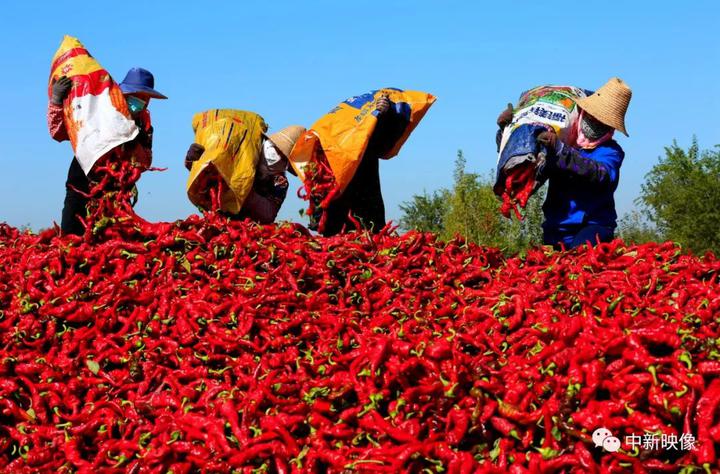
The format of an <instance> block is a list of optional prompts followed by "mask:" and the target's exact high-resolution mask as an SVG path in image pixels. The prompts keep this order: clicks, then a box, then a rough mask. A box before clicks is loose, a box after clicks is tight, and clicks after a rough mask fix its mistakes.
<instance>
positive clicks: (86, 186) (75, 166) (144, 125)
mask: <svg viewBox="0 0 720 474" xmlns="http://www.w3.org/2000/svg"><path fill="white" fill-rule="evenodd" d="M72 87H73V81H72V79H71V78H69V77H65V76H63V77H60V78H58V80H57V81H55V83H53V85H52V95H51V98H50V103H49V104H48V111H47V119H48V129H49V131H50V135H51V136H52V138H53V139H55V140H56V141H58V142H61V141H64V140H68V139H69V137H68V132H67V129H66V127H65V123H64V113H63V102H64V100H65V98H66V97H67V96H68V94H69V93H70V90H71V89H72ZM154 87H155V78H154V77H153V75H152V73H150V71H148V70H147V69H143V68H139V67H136V68H132V69H130V70H129V71H128V73H127V75H126V76H125V79H123V81H122V82H121V83H120V90H122V92H123V95H124V97H125V100H126V101H127V105H128V110H129V112H130V116H131V117H132V119H133V120H134V121H135V124H136V125H137V127H138V129H139V133H138V135H137V136H136V137H135V138H134V139H133V140H132V141H131V142H129V143H126V144H123V145H122V146H121V147H119V149H117V150H116V151H119V152H120V153H124V152H125V151H129V150H132V154H133V156H135V158H136V159H137V160H139V161H140V162H141V163H142V164H143V165H145V166H150V163H151V162H152V138H153V127H152V123H151V120H150V112H149V111H148V104H149V103H150V99H167V97H166V96H165V95H163V94H161V93H160V92H158V91H156V90H155V89H154ZM90 182H91V179H90V178H89V177H88V176H86V175H85V172H84V171H83V169H82V167H81V166H80V162H79V161H78V160H77V158H75V157H73V160H72V162H71V163H70V169H69V170H68V175H67V180H66V182H65V202H64V206H63V211H62V221H61V224H60V227H61V229H62V231H63V232H64V233H66V234H76V235H82V234H83V232H84V229H83V225H82V222H81V220H80V217H84V216H85V215H86V214H87V204H88V198H87V194H88V193H89V192H90Z"/></svg>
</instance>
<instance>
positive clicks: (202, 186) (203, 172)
mask: <svg viewBox="0 0 720 474" xmlns="http://www.w3.org/2000/svg"><path fill="white" fill-rule="evenodd" d="M192 127H193V131H194V132H195V143H198V144H200V145H202V146H203V147H204V148H205V151H204V152H203V154H202V155H201V156H200V159H198V160H197V161H195V162H194V163H193V165H192V168H191V169H190V176H189V177H188V182H187V194H188V198H190V201H191V202H192V203H193V204H195V205H196V206H198V207H201V208H203V209H210V208H211V207H212V199H211V191H212V190H218V185H219V192H220V195H219V196H218V198H219V204H220V210H221V211H224V212H227V213H230V214H237V213H239V212H240V209H241V208H242V205H243V203H244V202H245V199H246V198H247V196H248V195H249V194H250V191H251V190H252V187H253V182H254V180H255V169H256V167H257V163H258V160H259V158H260V151H261V146H262V139H263V134H264V133H265V132H266V131H267V128H268V127H267V124H266V123H265V120H263V118H262V117H261V116H260V115H258V114H256V113H253V112H246V111H242V110H230V109H213V110H208V111H206V112H202V113H198V114H195V116H193V119H192Z"/></svg>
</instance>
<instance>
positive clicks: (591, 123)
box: [580, 114, 611, 140]
mask: <svg viewBox="0 0 720 474" xmlns="http://www.w3.org/2000/svg"><path fill="white" fill-rule="evenodd" d="M580 128H581V130H582V133H583V135H585V136H586V137H587V138H588V139H589V140H597V139H599V138H601V137H603V136H604V135H606V134H607V133H608V132H609V131H610V130H611V127H608V126H607V125H605V124H604V123H601V122H599V121H598V120H597V119H595V118H594V117H591V116H590V115H588V114H583V117H582V120H581V122H580Z"/></svg>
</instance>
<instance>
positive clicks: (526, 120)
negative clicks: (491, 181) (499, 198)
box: [494, 86, 587, 195]
mask: <svg viewBox="0 0 720 474" xmlns="http://www.w3.org/2000/svg"><path fill="white" fill-rule="evenodd" d="M586 95H587V93H586V91H585V90H583V89H579V88H577V87H572V86H539V87H536V88H534V89H530V90H529V91H527V92H524V93H523V94H522V95H521V96H520V100H519V101H518V104H517V105H516V106H515V108H514V110H513V120H512V122H511V123H510V125H508V126H507V127H505V130H504V131H503V135H502V139H501V141H500V152H499V154H498V163H497V176H496V181H495V186H494V190H495V193H496V194H497V195H501V194H503V192H504V191H505V178H506V176H507V174H508V172H509V171H510V170H512V169H513V168H516V167H519V166H522V165H528V166H532V167H533V168H534V169H535V171H536V172H535V173H533V174H532V176H533V177H534V179H535V181H536V183H535V189H534V191H536V190H537V189H539V188H540V187H541V186H542V184H543V183H544V180H545V177H544V176H543V175H542V171H543V167H544V158H545V152H544V150H539V149H537V145H536V140H535V138H536V136H537V135H538V134H539V133H541V132H543V131H545V130H548V129H550V128H552V129H554V130H555V132H556V133H557V134H558V138H559V139H560V140H562V141H563V142H565V143H567V144H570V145H573V144H574V143H575V140H576V138H577V137H575V136H574V131H575V129H576V128H575V124H576V122H577V120H578V118H579V115H580V114H579V111H578V107H577V105H576V103H575V102H576V100H577V99H578V98H581V97H586ZM534 191H533V192H534Z"/></svg>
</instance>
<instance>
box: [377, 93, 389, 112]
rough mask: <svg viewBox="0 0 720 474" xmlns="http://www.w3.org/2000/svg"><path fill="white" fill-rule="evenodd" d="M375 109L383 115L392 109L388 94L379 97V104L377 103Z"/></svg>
mask: <svg viewBox="0 0 720 474" xmlns="http://www.w3.org/2000/svg"><path fill="white" fill-rule="evenodd" d="M375 110H377V111H378V113H379V114H381V115H382V114H384V113H385V112H387V111H388V110H390V98H389V97H388V96H387V94H385V95H383V96H382V97H380V98H379V99H378V101H377V104H375Z"/></svg>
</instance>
